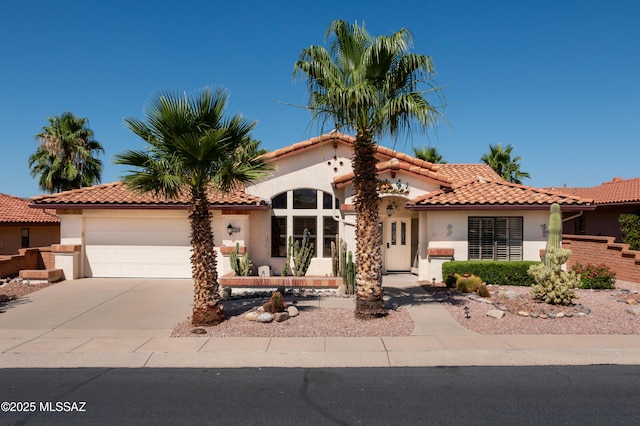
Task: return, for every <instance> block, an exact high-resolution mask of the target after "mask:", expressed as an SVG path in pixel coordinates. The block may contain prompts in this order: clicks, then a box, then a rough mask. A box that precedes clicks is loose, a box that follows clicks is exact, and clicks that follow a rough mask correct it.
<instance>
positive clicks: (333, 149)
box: [33, 133, 594, 280]
mask: <svg viewBox="0 0 640 426" xmlns="http://www.w3.org/2000/svg"><path fill="white" fill-rule="evenodd" d="M353 143H354V138H352V137H350V136H347V135H344V134H341V133H332V134H327V135H322V136H319V137H316V138H312V139H309V140H306V141H303V142H299V143H296V144H293V145H290V146H286V147H284V148H281V149H278V150H275V151H273V152H270V153H268V154H266V155H265V157H266V159H267V161H269V162H271V163H272V164H273V165H274V171H273V172H272V173H271V175H270V176H269V177H267V178H265V179H263V180H261V181H260V182H257V183H255V184H253V185H251V186H247V187H246V188H244V190H242V191H238V192H235V193H233V194H229V195H222V194H215V193H212V194H211V198H210V199H211V211H212V213H213V223H212V226H213V233H214V239H215V242H216V246H217V249H216V254H217V259H218V268H219V273H220V274H221V275H224V274H226V273H228V272H230V266H229V261H228V254H229V253H230V252H231V250H233V248H234V247H235V245H236V243H238V244H239V245H240V246H241V247H242V249H243V250H246V252H247V253H249V255H250V257H251V260H252V261H253V264H254V265H256V266H260V265H268V266H270V267H271V268H272V271H273V274H274V275H277V274H279V271H280V269H281V267H282V265H283V264H284V262H285V261H286V245H287V240H288V237H289V236H294V238H297V237H301V236H302V233H303V232H304V230H305V229H307V230H309V232H310V234H311V238H312V240H313V243H314V247H315V248H316V249H315V256H314V258H313V260H312V262H311V266H310V268H309V271H308V272H307V275H321V276H325V275H329V274H330V271H331V257H330V245H331V241H333V240H334V239H335V237H336V234H337V235H339V236H340V238H342V239H343V240H344V241H345V242H346V243H347V246H348V250H351V251H354V250H355V231H354V224H355V210H354V205H353V195H354V194H353V177H354V175H353V170H352V167H351V157H352V148H353ZM377 158H378V160H379V163H378V165H377V170H378V179H379V180H380V184H379V193H380V197H381V200H382V202H381V204H380V213H379V221H378V226H379V227H380V230H381V234H382V240H381V242H380V244H381V245H382V248H383V262H384V265H383V266H384V270H385V271H386V272H391V271H402V272H412V273H414V274H416V275H418V277H419V278H420V279H423V280H431V279H433V278H435V279H437V280H440V279H442V275H441V264H442V262H444V261H445V260H449V259H452V258H455V259H457V260H466V259H497V260H521V259H524V260H539V252H540V249H543V248H544V245H545V242H546V222H547V219H548V212H549V206H550V205H551V204H552V203H554V202H555V203H559V204H560V205H561V207H562V210H563V212H565V214H567V213H568V214H571V213H575V214H579V213H580V212H582V211H584V210H591V209H593V208H594V207H593V205H592V202H591V200H589V199H584V198H580V197H577V196H572V195H567V194H563V193H560V192H557V191H551V190H542V189H536V188H532V187H527V186H522V185H514V184H510V183H507V182H505V181H503V180H502V179H500V177H499V176H498V175H497V174H496V173H495V172H494V171H493V170H491V168H489V167H488V166H486V165H481V164H432V163H429V162H425V161H422V160H419V159H417V158H414V157H411V156H409V155H407V154H404V153H401V152H397V151H394V150H392V149H388V148H385V147H381V146H379V147H378V148H377ZM187 202H188V199H186V198H185V199H180V200H166V199H162V198H160V197H156V196H153V195H150V194H147V195H138V194H135V193H132V192H130V191H129V190H127V189H126V188H125V187H124V185H123V184H122V183H120V182H116V183H111V184H104V185H97V186H94V187H88V188H83V189H79V190H73V191H66V192H62V193H59V194H54V195H44V196H40V197H36V198H34V199H33V203H34V204H35V206H37V207H41V208H50V209H51V208H55V209H56V212H57V213H58V215H59V216H60V218H61V246H60V247H59V248H58V250H57V254H56V264H57V266H58V265H60V266H58V267H65V268H67V270H66V271H65V275H66V277H67V279H70V278H71V277H74V278H77V277H166V278H171V277H174V278H186V277H190V264H189V255H190V243H189V223H188V219H187V208H188V205H187ZM58 262H59V263H58Z"/></svg>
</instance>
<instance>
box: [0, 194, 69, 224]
mask: <svg viewBox="0 0 640 426" xmlns="http://www.w3.org/2000/svg"><path fill="white" fill-rule="evenodd" d="M30 204H31V201H29V200H26V199H24V198H18V197H14V196H13V195H7V194H2V193H0V223H60V218H58V216H56V215H55V212H54V211H52V210H49V209H44V210H42V209H32V208H30V207H29V205H30Z"/></svg>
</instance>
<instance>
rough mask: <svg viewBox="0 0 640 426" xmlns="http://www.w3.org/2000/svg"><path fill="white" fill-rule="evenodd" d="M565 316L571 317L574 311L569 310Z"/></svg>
mask: <svg viewBox="0 0 640 426" xmlns="http://www.w3.org/2000/svg"><path fill="white" fill-rule="evenodd" d="M564 316H565V317H567V318H571V317H572V316H573V312H567V313H566V314H564Z"/></svg>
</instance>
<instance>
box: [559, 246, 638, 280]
mask: <svg viewBox="0 0 640 426" xmlns="http://www.w3.org/2000/svg"><path fill="white" fill-rule="evenodd" d="M614 241H615V237H599V236H589V235H563V236H562V246H563V247H564V248H566V249H569V250H571V256H570V257H569V261H568V262H567V268H571V267H572V266H573V265H575V264H576V263H581V264H582V265H586V264H588V263H592V264H596V265H598V264H601V263H604V264H605V265H607V266H608V267H609V268H610V269H611V270H612V271H615V273H616V278H617V279H619V280H623V281H633V282H640V251H634V250H629V245H628V244H622V243H615V242H614Z"/></svg>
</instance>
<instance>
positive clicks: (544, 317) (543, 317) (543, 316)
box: [539, 314, 549, 319]
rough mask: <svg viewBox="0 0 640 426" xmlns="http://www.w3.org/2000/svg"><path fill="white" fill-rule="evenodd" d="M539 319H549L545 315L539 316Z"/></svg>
mask: <svg viewBox="0 0 640 426" xmlns="http://www.w3.org/2000/svg"><path fill="white" fill-rule="evenodd" d="M539 318H542V319H547V318H549V317H548V316H547V314H540V317H539Z"/></svg>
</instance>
